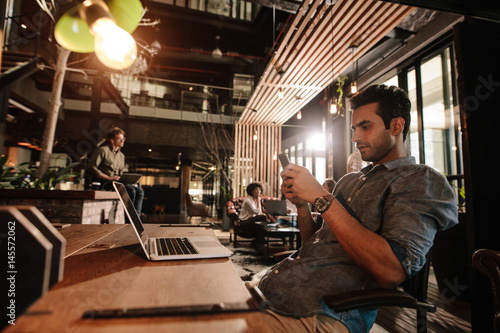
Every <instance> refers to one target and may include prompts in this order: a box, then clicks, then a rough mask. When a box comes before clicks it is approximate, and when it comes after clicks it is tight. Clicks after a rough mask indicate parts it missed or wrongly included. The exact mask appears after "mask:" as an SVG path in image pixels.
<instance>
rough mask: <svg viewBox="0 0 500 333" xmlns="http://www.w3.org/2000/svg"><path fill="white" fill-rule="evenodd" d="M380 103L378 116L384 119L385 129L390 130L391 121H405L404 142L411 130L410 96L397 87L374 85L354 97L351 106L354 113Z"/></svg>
mask: <svg viewBox="0 0 500 333" xmlns="http://www.w3.org/2000/svg"><path fill="white" fill-rule="evenodd" d="M371 103H378V108H377V111H376V114H377V115H378V116H379V117H380V118H382V120H383V121H384V124H385V128H387V129H389V128H390V126H391V120H392V119H394V118H398V117H401V118H403V119H404V121H405V126H404V128H403V141H404V140H406V135H407V134H408V130H409V129H410V121H411V118H410V110H411V102H410V99H409V98H408V94H406V92H405V91H404V90H403V89H401V88H398V87H396V86H386V85H383V84H382V85H374V86H370V87H368V88H366V89H364V90H362V91H360V92H358V93H357V94H355V95H354V96H352V98H351V101H350V105H351V109H352V110H353V111H354V110H356V109H357V108H360V107H362V106H364V105H367V104H371Z"/></svg>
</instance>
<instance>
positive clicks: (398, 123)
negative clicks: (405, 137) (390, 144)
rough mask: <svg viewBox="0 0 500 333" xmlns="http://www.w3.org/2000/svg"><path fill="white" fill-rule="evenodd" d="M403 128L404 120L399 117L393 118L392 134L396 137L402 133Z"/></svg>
mask: <svg viewBox="0 0 500 333" xmlns="http://www.w3.org/2000/svg"><path fill="white" fill-rule="evenodd" d="M404 127H405V120H404V119H403V118H401V117H398V118H394V119H393V120H392V134H393V135H398V134H401V133H403V129H404Z"/></svg>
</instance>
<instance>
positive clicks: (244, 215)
mask: <svg viewBox="0 0 500 333" xmlns="http://www.w3.org/2000/svg"><path fill="white" fill-rule="evenodd" d="M246 190H247V193H248V195H249V196H248V197H246V198H245V199H244V200H243V203H242V204H241V209H240V229H243V230H245V231H250V232H255V234H257V225H256V224H255V222H257V221H266V215H265V214H264V213H263V212H262V206H261V200H260V197H261V195H262V185H260V184H259V183H251V184H248V186H247V188H246Z"/></svg>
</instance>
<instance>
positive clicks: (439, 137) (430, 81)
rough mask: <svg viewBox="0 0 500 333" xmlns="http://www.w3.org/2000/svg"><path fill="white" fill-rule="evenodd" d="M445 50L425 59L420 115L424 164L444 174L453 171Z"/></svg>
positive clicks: (452, 140) (452, 131)
mask: <svg viewBox="0 0 500 333" xmlns="http://www.w3.org/2000/svg"><path fill="white" fill-rule="evenodd" d="M447 58H448V57H446V56H445V53H443V54H439V55H437V56H435V57H433V58H432V59H430V60H428V61H426V62H425V63H423V64H422V66H421V71H422V104H423V108H422V117H423V127H424V153H425V164H427V165H429V166H431V167H433V168H434V169H436V170H437V171H439V172H442V173H444V174H453V173H454V172H456V168H455V165H456V160H455V158H454V156H455V155H454V154H452V147H453V146H455V140H454V129H453V124H454V115H453V112H452V111H453V109H451V108H450V101H449V99H450V92H449V87H447V86H445V83H446V82H449V79H448V76H449V75H450V73H449V71H448V70H447V68H449V67H450V66H449V64H448V63H447ZM445 76H446V78H445Z"/></svg>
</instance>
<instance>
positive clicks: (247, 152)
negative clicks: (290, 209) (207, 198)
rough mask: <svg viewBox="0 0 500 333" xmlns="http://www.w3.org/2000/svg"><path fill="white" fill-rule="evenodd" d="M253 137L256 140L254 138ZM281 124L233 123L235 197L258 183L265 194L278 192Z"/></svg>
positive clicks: (242, 194) (276, 193)
mask: <svg viewBox="0 0 500 333" xmlns="http://www.w3.org/2000/svg"><path fill="white" fill-rule="evenodd" d="M254 136H256V140H254ZM280 152H281V126H278V125H274V124H271V125H257V124H249V123H243V122H240V121H237V122H236V124H235V158H234V167H235V170H234V179H233V189H234V196H235V197H238V196H245V195H247V194H246V191H245V187H246V186H247V185H248V184H250V183H251V182H259V183H261V184H262V185H263V187H264V194H265V195H266V196H273V197H277V196H278V195H279V192H280V191H279V179H278V177H279V172H280V166H279V161H278V160H277V159H276V156H277V154H279V153H280Z"/></svg>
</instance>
